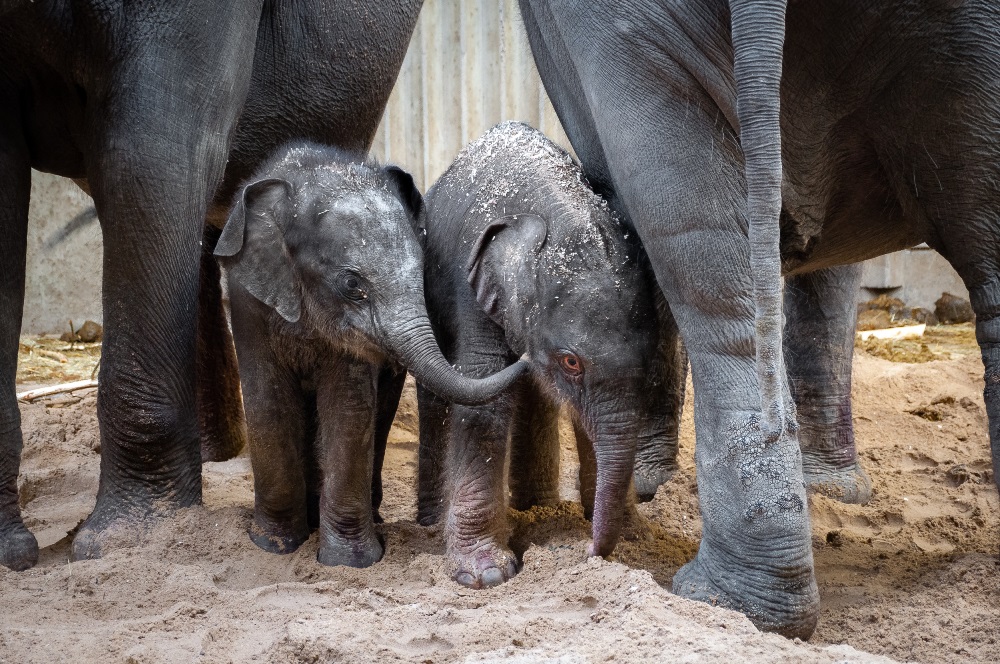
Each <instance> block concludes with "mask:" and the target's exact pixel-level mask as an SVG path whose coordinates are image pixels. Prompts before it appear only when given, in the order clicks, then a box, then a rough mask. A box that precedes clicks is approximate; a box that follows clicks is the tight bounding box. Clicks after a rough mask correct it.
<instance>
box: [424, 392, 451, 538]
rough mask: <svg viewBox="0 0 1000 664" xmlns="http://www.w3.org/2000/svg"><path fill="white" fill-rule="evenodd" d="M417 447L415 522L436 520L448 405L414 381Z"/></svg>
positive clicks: (441, 502) (426, 523)
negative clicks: (417, 410)
mask: <svg viewBox="0 0 1000 664" xmlns="http://www.w3.org/2000/svg"><path fill="white" fill-rule="evenodd" d="M417 404H418V409H419V411H420V448H419V453H418V458H417V523H419V524H420V525H421V526H430V525H433V524H435V523H437V522H438V520H439V519H440V518H441V512H442V511H443V510H444V509H445V503H444V494H445V488H444V485H445V479H446V478H445V457H446V455H447V450H448V440H449V438H450V437H451V433H450V431H451V427H450V424H451V404H450V403H448V402H447V401H445V400H444V399H442V398H441V397H439V396H437V395H436V394H434V393H433V392H431V391H430V390H428V389H427V388H425V387H424V386H423V385H420V384H419V383H417Z"/></svg>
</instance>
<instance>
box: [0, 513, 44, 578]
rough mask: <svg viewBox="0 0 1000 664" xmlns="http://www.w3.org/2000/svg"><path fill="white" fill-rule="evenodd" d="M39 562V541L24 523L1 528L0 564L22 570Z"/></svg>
mask: <svg viewBox="0 0 1000 664" xmlns="http://www.w3.org/2000/svg"><path fill="white" fill-rule="evenodd" d="M37 562H38V542H37V541H36V540H35V536H34V535H32V534H31V532H30V531H29V530H28V529H27V528H25V527H24V524H23V523H20V522H18V523H15V524H13V525H12V526H11V527H10V528H4V529H3V530H0V565H2V566H4V567H7V568H9V569H12V570H14V571H15V572H21V571H24V570H26V569H28V568H30V567H34V566H35V563H37Z"/></svg>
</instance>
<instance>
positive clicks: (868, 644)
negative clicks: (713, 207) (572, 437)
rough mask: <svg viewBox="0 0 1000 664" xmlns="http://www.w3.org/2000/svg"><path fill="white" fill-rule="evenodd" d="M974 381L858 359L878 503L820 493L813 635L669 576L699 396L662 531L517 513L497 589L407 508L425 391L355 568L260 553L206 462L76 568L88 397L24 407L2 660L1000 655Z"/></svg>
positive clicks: (234, 500)
mask: <svg viewBox="0 0 1000 664" xmlns="http://www.w3.org/2000/svg"><path fill="white" fill-rule="evenodd" d="M981 389H982V379H981V364H979V360H978V358H975V357H971V356H970V357H966V358H962V359H958V360H951V361H947V362H932V363H928V364H924V365H902V364H893V363H890V362H886V361H883V360H877V359H874V358H870V357H868V356H864V355H859V356H858V360H857V362H856V368H855V404H856V405H855V415H856V424H857V427H858V438H859V444H860V445H861V447H862V462H863V464H864V465H865V467H866V468H867V469H868V470H869V472H870V473H871V474H872V479H873V484H874V487H875V498H874V499H873V501H872V503H871V504H870V505H868V506H864V507H859V506H845V505H841V504H839V503H836V502H834V501H830V500H826V499H823V498H817V499H814V500H813V501H812V506H811V507H812V515H813V530H814V543H815V548H814V551H815V555H816V563H817V576H818V578H819V583H820V588H821V593H822V596H823V601H824V606H823V613H822V617H821V620H820V626H819V629H818V630H817V633H816V636H815V637H814V638H813V640H812V643H811V644H802V643H797V642H792V641H788V640H786V639H783V638H781V637H778V636H774V635H766V634H761V633H759V632H757V631H756V630H755V629H754V628H753V627H752V626H751V625H750V623H749V622H748V621H747V620H746V619H745V618H744V617H743V616H741V615H739V614H736V613H732V612H729V611H725V610H722V609H718V608H713V607H710V606H708V605H705V604H699V603H694V602H689V601H686V600H683V599H681V598H678V597H676V596H673V595H671V594H670V593H669V592H667V591H666V590H665V589H664V587H667V588H669V584H670V580H671V578H672V576H673V574H674V573H675V572H676V570H677V568H678V567H679V566H680V565H681V564H683V562H685V561H686V560H687V559H688V558H689V557H690V556H692V555H693V554H694V552H695V551H696V548H697V542H698V536H699V534H700V530H701V524H700V519H699V517H698V508H697V499H696V497H695V496H694V495H693V491H694V489H695V488H696V483H695V478H694V473H693V462H692V451H693V431H692V424H691V413H690V406H691V405H690V397H689V403H688V411H687V413H686V416H685V422H684V429H683V437H682V459H681V464H682V469H681V471H680V472H679V473H678V474H677V476H675V477H674V479H673V480H671V482H670V483H669V484H668V485H666V486H665V487H663V488H662V489H661V490H660V492H659V493H658V494H657V497H656V499H655V500H654V501H653V502H652V503H649V504H646V505H642V506H640V510H641V512H642V513H643V514H644V515H645V516H646V517H648V519H649V523H648V524H647V525H646V527H645V528H644V529H643V530H642V532H641V533H639V537H638V539H636V540H634V541H629V542H625V543H623V544H622V545H621V546H620V547H619V549H618V551H617V552H616V554H615V555H614V556H613V557H612V561H604V560H595V559H587V558H586V557H585V546H586V543H587V538H588V524H587V522H586V521H584V520H583V517H582V511H581V510H580V508H579V507H578V506H577V505H576V504H575V503H573V502H569V501H567V502H564V503H562V504H561V505H560V506H559V507H557V508H554V509H545V510H540V509H536V510H533V511H532V512H528V513H513V515H514V525H515V532H514V537H513V543H514V546H515V549H516V550H518V551H519V552H520V551H525V553H524V569H523V570H522V572H521V573H520V574H519V575H518V576H517V577H516V578H515V579H514V580H512V581H511V582H509V583H507V584H505V585H504V586H502V587H499V588H495V589H491V590H485V591H473V590H468V589H465V588H462V587H460V586H458V585H457V584H455V583H454V582H452V581H451V580H450V578H449V576H448V574H447V567H446V563H445V560H444V558H443V556H442V553H443V543H442V539H441V533H440V530H439V529H437V528H422V527H419V526H416V525H415V524H414V523H413V519H414V517H415V512H416V510H415V491H414V486H413V484H414V475H415V471H416V436H415V419H416V418H415V416H414V405H413V403H412V391H408V394H407V395H406V396H405V397H404V399H405V400H404V403H403V406H402V408H401V412H400V415H399V417H398V418H397V425H398V426H397V427H396V428H395V429H394V430H393V435H392V438H391V440H390V446H389V450H388V452H387V456H386V468H385V473H384V476H385V496H386V498H385V503H384V505H383V509H382V514H383V516H384V517H385V518H386V524H385V525H384V526H382V527H381V528H382V532H383V534H384V536H385V538H386V543H387V554H386V558H385V559H384V560H383V561H381V562H380V563H378V564H376V565H375V566H373V567H371V568H369V569H366V570H354V569H347V568H329V567H323V566H321V565H319V564H318V563H317V562H316V560H315V556H316V538H315V536H314V537H313V538H312V539H310V540H309V542H307V543H306V544H305V545H303V547H302V548H301V549H300V550H299V551H298V552H296V553H294V554H291V555H288V556H275V555H271V554H267V553H264V552H263V551H261V550H259V549H257V548H256V547H255V546H254V545H253V544H252V543H251V542H250V541H249V539H248V537H247V536H246V527H247V524H248V523H249V518H250V508H251V506H252V502H253V493H252V481H251V476H250V469H249V463H248V460H247V459H246V458H239V459H234V460H232V461H228V462H225V463H216V464H206V466H205V479H204V489H205V492H204V493H205V506H204V507H199V508H192V509H188V510H184V511H182V512H181V513H179V514H178V515H177V516H176V517H174V518H172V519H169V520H167V521H164V522H161V523H160V524H159V525H158V526H157V527H156V528H154V529H153V530H152V531H151V532H147V533H142V534H135V533H127V534H125V533H123V537H122V539H123V541H125V540H132V541H133V543H134V546H132V547H129V548H122V549H120V550H118V551H115V552H113V553H111V554H110V555H108V556H107V557H105V558H104V559H102V560H97V561H84V562H76V563H71V564H70V563H68V562H67V559H66V558H67V554H68V550H69V548H68V538H67V537H65V533H66V531H67V530H68V529H70V528H72V527H74V526H75V525H76V524H77V523H78V522H79V521H80V519H82V518H83V517H84V516H85V515H86V514H87V513H88V512H89V510H90V509H91V507H92V505H93V501H94V496H95V493H96V488H97V473H98V461H99V457H98V454H97V452H96V451H95V450H96V449H97V447H98V443H97V440H98V439H97V425H96V418H95V415H94V405H95V400H94V398H93V397H92V396H88V397H85V398H83V399H82V400H80V401H79V402H77V403H65V404H63V405H62V406H61V407H47V406H46V405H43V404H34V405H28V406H24V407H23V408H22V413H23V417H24V430H25V455H24V463H23V466H22V477H21V481H20V483H21V490H22V501H23V503H24V512H25V516H26V520H27V523H28V525H29V526H30V527H31V528H32V530H33V531H34V532H35V533H36V534H37V535H38V537H39V540H40V543H41V545H42V546H43V547H44V548H43V551H42V556H41V561H40V563H39V566H38V567H36V568H35V569H33V570H30V571H27V572H22V573H14V572H9V571H6V570H0V598H2V607H3V610H2V611H0V662H43V661H44V662H59V661H73V662H80V661H109V662H118V661H121V662H179V661H198V662H244V661H259V662H303V661H305V662H325V661H394V660H398V661H413V662H449V661H498V660H500V659H503V660H505V661H514V662H517V661H525V662H526V661H537V660H550V659H555V660H557V661H565V662H578V661H653V660H656V659H659V660H660V661H691V662H698V661H726V662H732V663H737V662H776V661H777V662H836V661H852V662H854V661H887V660H884V659H881V658H880V657H878V656H876V655H868V654H865V653H862V652H858V651H855V650H854V649H853V648H857V649H859V650H867V651H870V652H877V653H881V654H883V655H887V656H889V657H893V658H896V659H899V660H915V661H924V662H938V661H944V662H950V661H955V662H958V661H962V662H969V661H983V662H985V661H995V653H996V649H997V645H996V643H997V638H1000V621H997V619H996V618H997V615H1000V614H998V602H1000V599H998V598H1000V594H998V591H1000V567H998V565H997V558H996V554H997V550H998V544H1000V542H998V539H1000V538H998V527H997V523H998V519H1000V506H998V500H997V496H996V489H995V488H994V487H993V486H992V481H991V480H990V479H989V477H988V476H987V475H988V466H989V463H988V460H989V456H988V444H987V442H986V429H985V411H984V410H983V406H982V398H981V396H979V394H980V392H981ZM689 395H690V391H689ZM949 397H951V399H950V400H949ZM73 401H76V400H75V399H68V400H67V402H73ZM935 402H936V403H935ZM908 411H918V412H920V413H922V415H914V414H911V413H910V412H908ZM927 418H931V419H927ZM934 418H937V419H934ZM573 455H574V453H573V452H572V451H571V447H570V446H569V445H565V446H564V464H563V465H564V468H563V494H564V497H565V498H571V497H573V498H575V495H576V490H575V488H574V480H573V476H574V474H575V469H574V468H573V464H574V463H575V459H573ZM956 466H961V468H958V469H956V468H955V467H956ZM827 644H847V645H833V646H830V645H827Z"/></svg>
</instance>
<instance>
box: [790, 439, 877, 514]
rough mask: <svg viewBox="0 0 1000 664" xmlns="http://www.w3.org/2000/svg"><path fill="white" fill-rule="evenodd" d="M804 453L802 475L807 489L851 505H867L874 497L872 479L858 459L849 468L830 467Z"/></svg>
mask: <svg viewBox="0 0 1000 664" xmlns="http://www.w3.org/2000/svg"><path fill="white" fill-rule="evenodd" d="M811 456H812V455H810V454H809V453H808V452H806V451H803V453H802V476H803V478H804V479H805V482H806V490H807V491H809V492H810V493H818V494H820V495H823V496H826V497H828V498H833V499H834V500H839V501H840V502H842V503H848V504H850V505H867V504H868V501H869V500H871V497H872V481H871V478H870V477H868V473H866V472H865V471H864V469H863V468H862V467H861V464H860V463H858V462H857V461H856V460H855V461H854V463H853V464H852V465H851V466H848V467H847V468H835V467H830V466H829V465H828V464H823V463H821V462H817V461H816V460H814V459H812V458H810V457H811Z"/></svg>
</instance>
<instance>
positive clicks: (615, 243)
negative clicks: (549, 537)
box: [419, 123, 665, 588]
mask: <svg viewBox="0 0 1000 664" xmlns="http://www.w3.org/2000/svg"><path fill="white" fill-rule="evenodd" d="M421 223H422V226H424V231H425V233H426V236H425V245H426V246H425V259H424V260H425V265H426V267H425V275H426V276H425V284H426V286H425V287H426V288H427V302H428V307H429V309H430V312H431V322H432V323H433V325H434V332H435V334H436V335H437V338H438V342H439V343H440V344H441V348H442V349H443V350H444V353H445V355H446V356H447V357H448V359H449V360H451V362H452V363H453V364H454V365H455V366H456V368H458V369H459V370H460V371H462V372H463V373H465V374H468V375H471V376H486V375H489V374H491V373H493V372H495V371H497V370H498V369H501V368H503V367H505V366H507V365H508V364H510V363H511V362H512V361H513V360H514V359H515V358H517V357H518V356H520V355H522V354H523V353H526V354H527V357H528V358H529V361H530V364H531V374H530V377H526V378H525V379H523V380H521V381H519V383H518V384H517V385H515V386H512V389H511V390H510V391H508V392H507V393H505V394H504V395H503V397H501V398H498V399H497V400H496V401H494V402H493V403H491V404H489V405H488V406H484V407H467V406H458V405H454V404H451V403H448V402H447V401H446V400H444V399H441V398H439V397H436V396H434V395H433V394H431V393H430V392H429V391H428V390H426V389H423V388H430V386H421V389H420V392H419V399H420V466H419V474H420V487H419V489H420V495H419V499H420V502H419V519H420V522H421V523H423V524H429V523H433V522H435V521H437V520H438V519H439V518H441V517H442V516H443V518H444V520H445V523H444V532H445V539H446V548H447V553H448V556H449V558H450V559H451V564H452V566H453V571H454V578H455V579H456V581H458V582H459V583H461V584H462V585H465V586H470V587H476V588H478V587H483V586H492V585H496V584H499V583H501V582H503V581H504V580H506V579H509V578H510V577H511V576H513V575H514V574H515V573H516V571H517V566H516V560H515V557H514V555H513V553H512V552H511V550H510V549H509V548H508V545H507V538H508V536H509V535H508V527H507V517H506V509H507V485H506V479H507V478H506V472H505V466H506V463H507V457H508V439H510V440H511V448H512V457H511V462H510V471H509V473H510V478H511V486H510V489H511V494H512V497H513V499H514V501H515V505H516V506H518V507H521V508H523V507H526V506H527V504H531V503H534V504H538V503H541V504H546V503H549V504H551V503H554V502H556V501H558V499H559V495H558V432H557V414H558V405H559V404H560V403H566V404H568V405H569V406H570V411H571V413H572V416H573V419H574V420H575V430H576V436H577V447H578V449H579V451H580V456H581V495H582V497H583V500H584V505H585V509H586V511H587V512H588V513H589V512H591V511H592V516H593V543H592V544H591V545H590V549H589V552H590V554H591V555H602V556H603V555H607V554H609V553H611V551H612V550H613V549H614V547H615V544H616V543H617V540H618V537H619V535H620V532H621V527H622V521H623V518H624V515H625V506H626V504H627V502H628V501H629V499H630V495H629V488H630V482H631V479H632V469H633V461H634V459H635V454H636V447H637V445H638V444H639V441H640V439H641V438H643V437H644V436H645V437H647V438H648V437H649V436H650V435H652V433H651V432H652V430H653V427H652V426H651V422H653V421H654V419H655V421H656V422H658V423H662V422H663V421H664V418H663V417H662V416H660V417H659V418H658V419H656V418H654V417H653V415H654V414H656V413H655V411H656V409H657V407H658V406H657V401H659V402H660V403H661V404H663V405H664V406H665V400H664V399H663V398H662V388H661V387H660V386H658V381H659V378H658V377H654V376H653V374H655V373H656V372H655V371H653V370H652V368H653V365H654V364H657V362H658V359H657V346H656V344H657V339H658V336H657V330H658V328H657V311H656V307H655V300H654V284H653V282H652V280H651V278H650V276H649V273H648V270H647V269H646V267H645V263H644V257H643V256H642V254H641V252H640V249H639V247H638V246H636V245H635V244H634V241H633V242H630V241H629V236H630V235H632V236H633V237H634V235H633V234H630V233H629V232H628V231H627V230H626V229H625V228H624V227H623V226H622V224H621V222H620V221H619V220H618V218H617V217H616V216H615V215H614V214H613V213H612V212H611V210H610V209H609V207H608V205H607V203H606V202H604V201H603V199H601V198H600V197H599V196H597V195H596V194H595V193H594V192H593V191H592V190H591V189H590V187H589V186H588V185H587V183H586V181H585V180H584V178H583V173H582V172H581V170H580V167H579V166H578V165H577V164H576V163H575V162H574V161H573V160H572V158H571V157H570V156H569V155H568V154H567V153H566V152H565V151H563V150H562V149H560V148H559V147H557V146H556V145H554V144H553V143H552V142H551V141H549V140H548V139H547V138H545V136H543V135H542V134H541V133H539V132H537V131H535V130H534V129H532V128H530V127H528V126H526V125H523V124H520V123H504V124H501V125H499V126H497V127H494V128H493V129H492V130H490V131H489V132H487V133H486V134H485V135H484V136H483V137H482V138H480V139H479V140H478V141H476V142H474V143H472V144H470V145H469V146H468V147H467V148H466V149H465V150H464V151H463V152H462V153H461V154H460V155H459V156H458V158H457V159H456V161H455V163H454V164H452V166H451V168H450V169H449V170H448V171H447V172H446V173H445V174H444V175H443V176H442V177H441V179H440V180H439V181H438V182H437V184H435V185H434V187H433V188H432V189H431V190H430V191H429V192H428V194H427V197H426V210H425V212H424V215H423V217H422V222H421ZM431 391H433V390H431ZM653 394H657V395H659V396H660V397H661V398H659V399H654V398H651V395H653ZM661 433H662V432H661ZM595 466H596V467H595ZM527 477H533V478H535V479H534V480H532V481H526V480H525V478H527ZM545 478H548V479H547V480H546V479H545ZM588 478H589V482H588ZM539 479H541V485H542V489H539V486H538V481H537V480H539ZM595 484H596V486H595ZM525 492H527V493H529V494H531V496H530V497H529V498H527V499H526V498H525V495H524V494H525ZM588 516H589V514H588Z"/></svg>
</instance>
